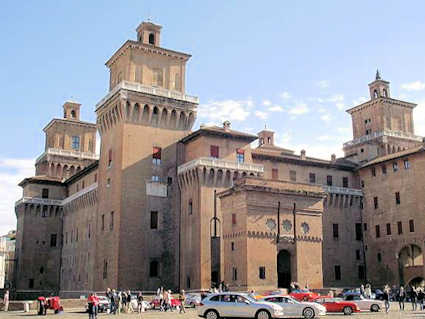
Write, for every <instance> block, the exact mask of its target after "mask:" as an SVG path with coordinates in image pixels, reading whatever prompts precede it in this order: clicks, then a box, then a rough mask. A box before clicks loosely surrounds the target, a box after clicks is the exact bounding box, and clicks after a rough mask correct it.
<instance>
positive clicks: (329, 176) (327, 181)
mask: <svg viewBox="0 0 425 319" xmlns="http://www.w3.org/2000/svg"><path fill="white" fill-rule="evenodd" d="M326 185H328V186H332V175H328V176H326Z"/></svg>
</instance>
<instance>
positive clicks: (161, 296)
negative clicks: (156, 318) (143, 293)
mask: <svg viewBox="0 0 425 319" xmlns="http://www.w3.org/2000/svg"><path fill="white" fill-rule="evenodd" d="M164 297H165V291H164V290H163V289H162V287H161V291H160V292H159V311H165V308H164Z"/></svg>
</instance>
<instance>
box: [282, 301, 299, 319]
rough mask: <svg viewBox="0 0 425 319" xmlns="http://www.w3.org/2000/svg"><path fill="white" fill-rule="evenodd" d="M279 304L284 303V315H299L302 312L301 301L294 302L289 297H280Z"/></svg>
mask: <svg viewBox="0 0 425 319" xmlns="http://www.w3.org/2000/svg"><path fill="white" fill-rule="evenodd" d="M281 305H285V307H286V309H288V310H287V312H285V315H286V314H288V316H299V315H300V314H302V310H303V308H304V307H303V305H302V304H301V303H297V302H295V301H294V300H293V299H291V298H287V297H282V303H281Z"/></svg>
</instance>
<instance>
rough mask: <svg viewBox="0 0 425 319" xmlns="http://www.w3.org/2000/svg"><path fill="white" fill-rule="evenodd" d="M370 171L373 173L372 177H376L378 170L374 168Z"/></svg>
mask: <svg viewBox="0 0 425 319" xmlns="http://www.w3.org/2000/svg"><path fill="white" fill-rule="evenodd" d="M370 171H371V173H372V176H376V169H375V167H372V168H371V169H370Z"/></svg>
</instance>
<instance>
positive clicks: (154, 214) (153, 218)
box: [151, 211, 158, 229]
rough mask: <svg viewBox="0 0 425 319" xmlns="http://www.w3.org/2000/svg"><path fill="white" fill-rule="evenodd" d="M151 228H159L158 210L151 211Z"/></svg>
mask: <svg viewBox="0 0 425 319" xmlns="http://www.w3.org/2000/svg"><path fill="white" fill-rule="evenodd" d="M151 229H158V212H157V211H151Z"/></svg>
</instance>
